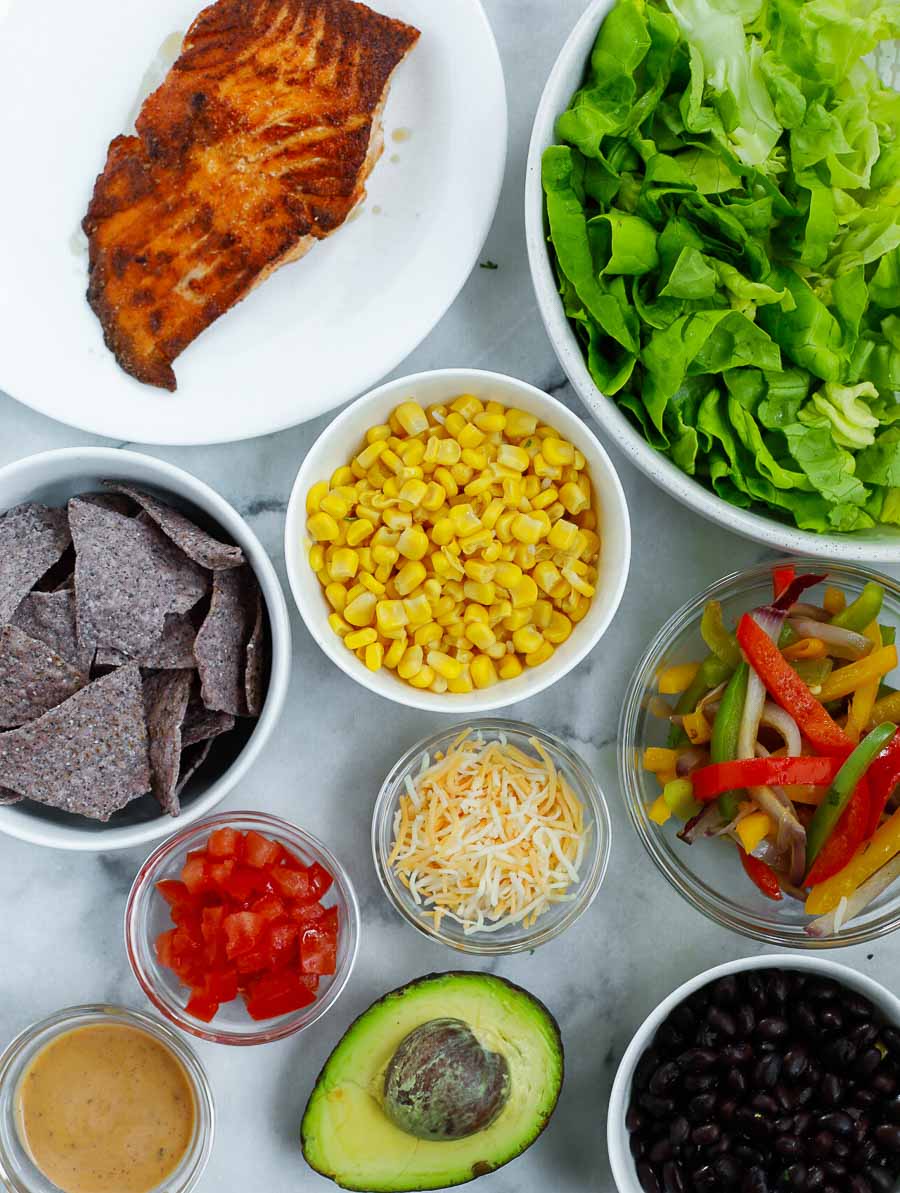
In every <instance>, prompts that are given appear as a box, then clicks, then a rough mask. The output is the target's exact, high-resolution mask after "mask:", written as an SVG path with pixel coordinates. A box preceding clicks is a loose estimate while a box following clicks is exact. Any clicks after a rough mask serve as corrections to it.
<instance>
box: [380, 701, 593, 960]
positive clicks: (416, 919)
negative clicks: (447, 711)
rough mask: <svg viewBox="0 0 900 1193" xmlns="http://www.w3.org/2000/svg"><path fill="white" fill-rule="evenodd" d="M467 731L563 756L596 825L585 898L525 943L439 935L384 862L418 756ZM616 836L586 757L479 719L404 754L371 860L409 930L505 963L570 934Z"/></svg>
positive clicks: (519, 726) (497, 720) (511, 725)
mask: <svg viewBox="0 0 900 1193" xmlns="http://www.w3.org/2000/svg"><path fill="white" fill-rule="evenodd" d="M464 730H468V731H469V732H470V733H478V732H479V731H484V732H486V733H491V732H494V733H503V732H513V733H518V734H522V735H524V736H528V737H536V738H537V739H538V740H539V741H540V742H541V744H542V745H544V746H546V747H547V749H548V751H553V753H554V754H556V755H558V756H559V757H560V758H561V759H562V760H563V761H564V762H565V764H566V766H567V767H568V768H569V769H570V770H571V771H572V772H573V774H575V775H576V776H577V778H578V781H579V783H580V784H581V787H582V788H583V792H579V794H580V795H581V794H583V796H584V798H586V800H587V802H588V804H589V805H590V809H591V812H592V814H593V817H594V821H595V823H596V825H597V831H596V832H595V834H594V841H593V842H592V844H591V851H590V861H591V864H590V868H589V873H587V874H586V875H585V877H584V879H583V884H584V885H583V887H582V890H581V892H580V894H579V895H578V896H577V897H576V898H575V899H574V900H573V902H572V903H570V904H569V911H568V912H567V914H566V915H564V916H563V917H562V918H561V919H560V920H559V921H558V922H557V923H556V924H554V925H553V927H552V928H551V927H549V926H548V927H546V928H540V927H538V925H540V920H538V921H537V924H536V926H535V928H534V929H532V930H530V931H529V932H528V935H527V936H523V937H522V938H521V939H520V940H518V941H514V942H512V943H509V942H503V941H500V940H497V939H496V938H495V937H493V936H491V935H489V934H488V935H485V936H482V937H478V936H474V935H473V936H471V937H466V938H464V939H458V938H456V937H453V936H449V935H447V933H445V932H442V931H441V930H440V929H435V928H434V927H433V926H429V924H428V922H427V921H426V920H425V919H423V918H422V917H420V916H416V915H414V914H413V912H412V911H411V909H410V908H409V907H408V906H407V905H406V903H405V902H403V901H402V900H401V899H399V898H398V895H397V892H396V890H395V889H394V884H393V883H392V882H391V880H390V876H389V873H388V866H387V859H386V858H385V857H384V856H383V853H382V849H381V844H380V837H381V830H382V828H383V827H384V826H385V823H386V822H387V821H388V819H389V817H390V816H391V815H392V808H393V805H394V803H395V801H396V796H397V794H398V787H399V782H400V779H401V776H402V775H403V774H404V773H405V772H406V771H407V770H408V769H409V768H410V766H411V765H412V764H413V763H414V762H415V760H416V758H417V757H418V756H419V755H421V754H423V753H425V752H426V751H427V752H428V753H431V752H432V751H433V750H434V749H436V748H438V747H439V746H440V745H441V744H446V743H447V742H448V740H449V741H452V740H454V739H455V738H457V737H459V736H460V735H461V734H462V733H463V731H464ZM612 836H613V833H612V819H611V817H610V814H609V805H608V804H607V802H606V796H605V795H604V793H603V789H602V787H601V786H600V784H599V783H598V782H597V779H596V778H595V776H594V774H593V772H592V771H591V769H590V767H589V766H588V765H587V763H586V762H585V761H584V759H583V758H582V757H581V755H580V754H578V753H577V752H576V751H575V750H573V749H572V748H571V747H570V746H569V745H568V744H567V743H566V742H564V741H563V740H562V739H561V738H559V737H557V736H556V734H554V733H550V732H549V731H548V730H546V729H541V728H539V727H538V726H537V725H531V724H529V723H528V722H527V721H516V720H512V719H510V718H507V717H492V716H486V717H478V718H475V719H473V720H471V721H467V722H465V723H460V724H458V725H446V726H444V727H443V728H440V729H436V730H435V731H434V732H433V733H430V734H429V735H428V736H427V737H424V738H422V739H421V740H420V741H418V742H416V743H415V745H412V746H410V748H409V749H408V750H406V751H404V753H403V754H401V756H400V757H399V758H398V759H397V761H396V762H395V763H394V765H393V766H392V767H391V769H390V771H389V772H388V774H387V775H386V777H385V779H384V782H383V783H382V784H381V789H380V790H379V792H378V796H377V798H376V800H375V807H374V809H373V811H372V829H371V845H372V860H373V862H374V865H375V873H376V874H377V876H378V882H379V884H380V886H381V889H382V892H383V893H384V895H385V897H386V898H387V901H388V902H389V903H390V905H391V906H392V907H393V908H394V910H395V911H396V912H397V914H398V915H399V916H400V917H401V918H402V919H404V920H405V921H406V923H407V924H409V925H411V927H413V928H415V929H416V931H417V932H419V933H421V935H422V936H425V937H427V938H428V939H429V940H431V941H437V942H438V943H440V944H443V945H446V946H447V948H451V949H455V950H456V951H457V952H460V953H465V954H466V955H468V956H473V957H502V956H507V955H510V954H513V953H522V952H526V951H528V950H533V949H536V948H538V947H539V946H540V945H542V944H547V943H548V941H551V940H554V939H555V938H556V937H557V936H560V935H561V934H562V933H563V932H565V931H566V930H567V929H568V928H571V927H572V925H573V924H574V923H576V921H577V920H579V919H580V918H581V916H582V915H583V914H584V913H585V912H586V911H587V910H588V908H589V907H590V906H591V904H592V903H593V902H594V900H595V899H596V898H597V895H598V894H599V891H600V887H601V886H602V885H603V880H604V879H605V877H606V873H607V870H608V869H609V863H610V858H611V856H612ZM585 861H587V859H585Z"/></svg>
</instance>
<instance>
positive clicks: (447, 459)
mask: <svg viewBox="0 0 900 1193" xmlns="http://www.w3.org/2000/svg"><path fill="white" fill-rule="evenodd" d="M429 442H431V440H429ZM434 442H435V443H436V444H437V447H436V448H435V458H434V462H435V464H439V465H440V466H441V467H443V468H451V469H452V468H455V467H456V465H457V464H458V463H459V461H460V460H461V459H462V448H461V447H460V446H459V444H458V443H457V442H456V440H455V439H435V440H434ZM425 459H426V460H427V459H428V449H427V448H426V450H425ZM441 483H442V484H443V481H442V482H441Z"/></svg>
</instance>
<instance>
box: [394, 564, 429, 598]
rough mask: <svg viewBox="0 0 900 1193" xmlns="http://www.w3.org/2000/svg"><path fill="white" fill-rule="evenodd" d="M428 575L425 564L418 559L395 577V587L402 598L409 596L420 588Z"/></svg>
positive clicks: (403, 568) (404, 567)
mask: <svg viewBox="0 0 900 1193" xmlns="http://www.w3.org/2000/svg"><path fill="white" fill-rule="evenodd" d="M426 575H427V573H426V571H425V566H424V564H422V563H420V562H419V560H417V559H414V560H413V559H411V560H410V561H409V563H407V564H404V566H403V567H402V568H401V569H400V571H399V572H398V573H397V575H396V576H395V577H394V585H395V586H396V589H397V592H399V594H400V595H401V596H402V597H405V596H409V594H410V593H411V592H412V591H413V589H414V588H418V587H419V585H420V584H421V583H422V581H423V580H424V579H425V576H426Z"/></svg>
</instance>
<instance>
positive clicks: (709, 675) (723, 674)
mask: <svg viewBox="0 0 900 1193" xmlns="http://www.w3.org/2000/svg"><path fill="white" fill-rule="evenodd" d="M732 670H733V668H731V667H729V666H728V664H727V663H723V662H722V660H721V659H720V658H719V657H718V656H717V655H714V654H710V655H707V656H706V658H705V659H704V660H703V662H702V663H701V664H700V666H699V668H698V669H697V674H696V675H695V676H694V678H693V679H692V680H691V682H690V684H689V685H688V687H687V688H685V690H684V691H683V692H682V693H681V695H680V696H679V697H678V703H677V704H676V705H675V712H676V713H677V714H679V715H684V713H689V712H693V711H694V709H695V708H696V707H697V705H698V704H699V703H700V701H701V700H702V699H703V697H704V696H705V695H706V693H707V692H709V691H711V690H712V689H713V688H717V687H718V686H719V684H720V683H724V682H725V680H726V679H729V678H730V676H731V672H732ZM687 740H688V736H687V734H686V733H685V731H684V730H683V729H682V728H681V726H680V725H672V727H671V728H670V729H669V741H668V745H669V749H672V750H674V749H675V747H676V746H683V745H684V744H685V742H687Z"/></svg>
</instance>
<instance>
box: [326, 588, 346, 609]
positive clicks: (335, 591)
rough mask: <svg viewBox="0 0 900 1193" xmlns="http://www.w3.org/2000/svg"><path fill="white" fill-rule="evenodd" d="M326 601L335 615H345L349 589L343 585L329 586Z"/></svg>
mask: <svg viewBox="0 0 900 1193" xmlns="http://www.w3.org/2000/svg"><path fill="white" fill-rule="evenodd" d="M325 600H326V601H327V602H328V604H329V605H330V606H331V607H332V609H334V611H335V613H343V612H344V608H345V606H346V604H347V589H346V588H345V587H344V586H343V584H328V585H327V586H326V588H325Z"/></svg>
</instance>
